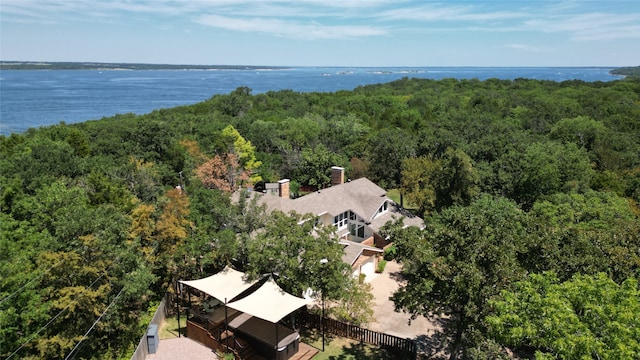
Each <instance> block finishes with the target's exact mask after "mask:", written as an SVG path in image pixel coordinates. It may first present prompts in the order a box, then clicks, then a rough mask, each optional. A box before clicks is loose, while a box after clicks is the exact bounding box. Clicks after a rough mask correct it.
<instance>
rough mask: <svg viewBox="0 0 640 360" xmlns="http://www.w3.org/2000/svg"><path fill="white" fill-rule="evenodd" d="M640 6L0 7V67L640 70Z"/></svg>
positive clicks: (85, 3)
mask: <svg viewBox="0 0 640 360" xmlns="http://www.w3.org/2000/svg"><path fill="white" fill-rule="evenodd" d="M639 44H640V0H603V1H587V0H574V1H518V0H512V1H506V0H505V1H438V2H436V1H408V0H407V1H402V0H360V1H357V0H323V1H320V0H297V1H277V0H264V1H258V0H251V1H250V0H237V1H232V0H167V1H165V0H1V1H0V59H2V60H19V61H26V60H32V61H95V62H141V63H163V64H207V65H214V64H227V65H286V66H632V65H634V66H635V65H640V45H639Z"/></svg>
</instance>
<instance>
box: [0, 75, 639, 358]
mask: <svg viewBox="0 0 640 360" xmlns="http://www.w3.org/2000/svg"><path fill="white" fill-rule="evenodd" d="M639 104H640V81H638V79H634V78H628V79H625V80H620V81H612V82H606V83H605V82H593V83H586V82H582V81H565V82H559V83H558V82H551V81H537V80H528V79H516V80H498V79H489V80H486V81H479V80H477V79H470V80H456V79H444V80H437V81H436V80H428V79H410V78H404V79H401V80H398V81H394V82H391V83H387V84H378V85H369V86H361V87H358V88H356V89H354V90H353V91H338V92H335V93H299V92H294V91H291V90H283V91H271V92H267V93H263V94H257V95H254V94H252V91H251V89H249V88H246V87H241V88H238V89H237V90H235V91H233V92H232V93H230V94H227V95H216V96H213V97H212V98H211V99H209V100H207V101H204V102H202V103H198V104H194V105H190V106H181V107H177V108H174V109H162V110H157V111H154V112H152V113H150V114H146V115H141V116H136V115H133V114H121V115H117V116H114V117H111V118H105V119H102V120H99V121H88V122H85V123H80V124H73V125H67V124H64V123H61V124H59V125H56V126H50V127H44V128H40V129H30V130H28V131H27V132H25V133H24V134H12V135H10V136H2V137H0V168H1V169H2V171H1V172H0V234H1V236H0V260H1V261H0V356H2V357H5V358H6V357H11V358H27V359H28V358H60V357H65V356H67V355H69V353H70V352H72V351H74V354H75V355H76V356H77V357H79V358H128V357H129V356H130V354H131V351H132V348H133V347H134V346H135V344H137V341H138V339H139V338H140V336H142V334H144V329H145V328H146V325H147V324H146V322H147V321H148V319H147V318H146V313H147V312H148V310H149V309H153V307H154V306H155V305H156V304H157V303H158V300H159V299H160V298H161V296H162V294H163V293H164V292H165V291H167V286H168V284H172V283H173V282H174V281H175V280H176V279H177V278H181V277H190V276H201V275H206V274H211V273H213V272H215V271H217V270H219V269H221V268H222V267H223V266H225V265H227V264H233V265H234V266H236V267H240V268H247V269H251V271H253V272H258V271H267V272H272V271H273V272H278V273H281V276H282V277H283V279H284V280H283V284H284V286H285V287H287V288H288V290H290V291H294V292H299V291H301V290H303V289H306V287H310V288H313V289H317V288H318V287H319V286H320V284H318V279H319V278H318V277H314V276H312V275H314V274H315V275H317V274H318V272H319V271H321V269H320V268H317V264H316V261H317V260H318V257H319V256H320V254H322V256H327V257H331V259H330V260H335V261H332V262H331V264H335V268H331V273H332V274H334V275H336V274H339V272H340V271H342V270H344V269H342V268H341V266H342V265H339V264H341V262H340V261H339V260H338V259H339V258H340V249H339V248H338V247H337V246H335V244H333V243H331V242H330V241H329V239H331V237H330V236H329V235H327V237H326V238H325V240H327V241H328V242H327V243H326V244H324V245H323V246H327V247H326V249H327V250H326V254H325V253H322V252H321V251H324V250H323V249H325V247H320V245H319V243H318V242H317V241H316V242H315V243H314V242H313V241H311V237H310V235H309V232H310V229H308V228H307V227H308V226H309V225H308V224H311V222H310V219H307V222H305V223H308V224H307V225H302V226H297V225H294V224H293V223H292V222H295V223H296V224H297V223H298V221H301V220H302V218H300V217H299V216H301V215H298V217H295V216H294V217H291V218H287V216H285V215H278V216H275V217H274V218H271V219H268V218H267V217H266V214H265V209H264V208H263V207H260V206H258V205H257V204H256V203H255V202H251V201H250V200H248V198H246V197H244V196H241V197H240V199H241V200H240V201H232V200H231V195H230V194H229V193H228V192H231V191H234V190H236V189H238V188H239V187H243V188H244V187H245V185H251V183H252V182H253V181H256V180H257V179H258V177H261V178H263V179H264V180H265V181H277V180H279V179H282V178H289V179H291V180H293V181H296V182H298V183H299V184H301V185H313V186H318V187H323V186H326V185H327V181H328V177H327V176H328V174H329V173H328V171H329V168H330V166H333V165H340V166H343V167H345V168H346V169H347V178H356V177H360V176H367V177H369V178H370V179H372V180H373V181H375V182H376V183H378V184H379V185H381V186H383V187H386V188H396V187H397V188H400V189H401V193H402V194H403V195H405V196H406V200H407V201H406V205H407V206H411V207H416V209H417V211H420V213H421V214H425V220H426V224H427V228H426V230H420V229H416V228H406V229H402V227H401V226H398V224H395V225H393V224H391V225H389V229H388V230H387V231H388V232H389V233H390V234H391V233H392V234H393V239H395V241H396V248H397V254H398V259H399V260H400V261H401V262H402V264H403V274H404V276H406V278H407V280H408V282H407V285H406V286H404V287H403V288H402V289H401V290H400V291H399V292H398V293H396V294H395V295H394V300H395V301H396V306H397V308H398V309H399V310H404V311H408V312H410V313H411V314H414V315H426V316H433V315H437V314H446V315H448V316H449V319H450V322H449V323H448V326H447V327H446V329H447V330H448V331H450V332H449V333H448V334H450V335H451V337H450V338H451V340H452V341H451V345H452V346H451V348H450V349H451V351H450V352H451V353H452V354H453V355H454V356H459V355H464V356H467V357H472V356H475V357H478V358H481V357H482V354H484V355H485V356H484V357H490V356H487V354H488V353H489V352H488V351H491V354H497V353H498V352H500V347H501V346H515V347H520V349H519V350H522V349H521V348H522V347H524V348H526V347H527V346H534V347H536V350H539V351H540V352H541V353H543V355H545V356H547V355H549V356H558V357H561V356H564V355H561V354H563V353H562V352H561V351H562V349H560V348H555V347H552V345H550V344H553V343H554V342H557V340H558V339H557V338H551V337H549V338H544V337H541V339H542V340H541V341H545V342H544V343H541V344H533V343H531V341H530V339H529V338H526V339H525V338H522V337H521V338H520V339H521V340H518V341H516V336H515V333H514V332H517V331H518V330H517V329H518V327H513V328H511V329H509V328H507V327H504V326H503V327H502V328H499V329H497V328H494V327H492V326H493V325H491V324H494V325H495V324H497V322H495V323H492V322H489V321H487V319H494V318H493V317H495V318H496V319H501V318H504V317H505V316H512V315H513V314H514V313H513V312H512V313H511V315H508V314H509V313H507V312H497V310H498V309H500V307H499V306H497V304H501V302H500V301H502V303H504V304H505V306H503V308H505V309H512V310H513V311H515V312H516V313H518V312H521V311H520V310H522V309H518V308H515V307H510V306H511V305H509V306H507V305H508V304H507V303H505V301H509V299H510V297H509V296H510V295H508V294H510V293H509V292H513V291H514V290H515V289H518V288H519V287H522V286H524V285H526V284H527V281H529V283H531V282H532V281H533V280H531V279H536V278H535V277H533V276H543V275H540V274H544V272H546V271H553V273H554V274H555V277H556V278H557V279H556V278H554V279H551V280H549V281H547V282H548V284H549V285H548V286H547V285H545V287H544V288H543V287H542V286H541V285H540V286H538V285H539V284H538V285H535V284H534V285H535V286H534V288H533V289H532V290H531V294H534V293H537V294H540V298H541V299H546V300H545V301H547V302H548V303H549V304H548V305H549V311H550V312H551V311H554V312H555V311H561V310H559V309H556V308H553V307H552V306H553V305H554V304H556V302H555V300H557V299H558V297H559V295H558V292H559V290H556V289H557V288H558V289H559V288H560V287H566V289H565V288H562V289H564V290H566V291H567V292H569V290H571V289H578V288H579V289H582V288H588V289H593V293H594V294H598V293H599V292H600V293H602V291H604V290H607V289H608V290H609V291H610V292H613V293H616V292H618V293H621V294H623V295H624V294H627V293H628V291H627V289H630V288H632V287H633V286H631V285H630V284H635V282H634V281H636V280H637V279H638V278H640V238H639V235H638V234H640V222H639V220H638V216H639V215H640V207H639V205H638V204H640V190H639V189H640V105H639ZM241 185H242V186H241ZM177 186H179V188H177ZM280 228H285V230H286V231H288V233H286V234H284V233H283V234H279V233H278V231H285V230H282V229H280ZM280 235H282V236H285V235H286V238H291V239H292V240H291V241H290V243H287V242H284V241H281V239H282V238H278V236H280ZM279 239H280V240H279ZM301 249H307V251H304V252H300V250H301ZM307 257H308V258H307ZM270 258H273V260H276V259H277V260H278V261H277V262H276V263H270V262H269V259H270ZM294 258H295V260H296V261H297V260H303V262H302V264H303V265H302V268H303V269H305V271H306V273H303V272H302V271H301V270H300V269H301V268H299V267H298V265H297V263H296V261H293V260H292V259H294ZM535 274H538V275H535ZM287 279H289V280H287ZM331 279H333V280H332V281H331V282H328V283H327V284H322V285H323V286H324V285H327V286H328V288H329V292H328V294H329V296H330V297H332V298H333V299H335V300H336V301H337V302H340V301H342V302H344V304H345V306H344V307H343V308H342V310H341V311H340V314H341V315H339V316H342V317H343V318H344V319H350V320H351V321H354V322H358V321H360V320H362V319H364V318H366V311H362V310H363V309H362V308H361V307H360V305H362V304H363V303H366V296H364V295H362V294H365V293H366V291H365V290H366V289H364V288H356V287H351V288H350V289H352V290H353V291H351V292H345V291H342V290H344V287H341V286H340V282H339V281H338V280H339V277H338V276H337V275H336V276H333V277H331ZM527 279H529V280H527ZM634 279H636V280H634ZM518 281H523V282H522V283H518ZM331 284H334V285H335V286H332V285H331ZM517 284H519V285H517ZM523 284H524V285H523ZM343 285H344V284H343ZM532 286H533V285H532ZM567 289H569V290H567ZM603 289H604V290H603ZM502 290H504V291H506V292H501V291H502ZM590 291H591V290H590ZM625 291H626V292H625ZM629 291H630V290H629ZM636 291H637V290H636ZM603 294H604V293H603ZM513 296H516V295H513ZM494 297H495V299H496V300H495V301H496V302H495V303H492V302H491V300H490V299H492V298H494ZM347 299H352V300H353V299H360V300H362V299H364V300H365V301H364V302H357V301H352V302H351V303H350V304H348V303H349V301H347ZM554 299H555V300H554ZM563 299H564V300H562V301H565V300H566V299H569V298H563ZM620 299H622V298H620ZM604 300H606V301H608V300H607V298H605V299H604ZM567 301H568V300H567ZM616 301H617V300H616ZM491 304H494V306H492V305H491ZM532 306H533V305H532ZM535 306H540V305H539V304H538V305H535ZM602 306H603V308H611V309H615V310H616V311H617V310H620V311H619V312H617V314H620V316H622V314H624V313H625V312H624V311H626V310H628V309H630V306H632V305H631V302H626V303H625V302H617V303H616V302H614V300H612V302H611V303H610V304H609V303H603V304H602ZM607 306H610V307H607ZM634 306H635V305H634ZM546 308H547V307H546V306H545V309H546ZM623 310H624V311H623ZM103 313H104V314H105V316H103V317H102V318H100V321H99V322H98V323H97V325H96V326H95V327H94V328H93V329H92V330H91V331H90V333H89V334H88V336H87V337H86V338H84V339H83V340H82V343H81V344H80V345H81V346H77V345H78V344H79V343H80V341H81V339H82V336H83V334H84V333H85V332H86V331H87V330H89V329H90V327H91V325H92V324H93V323H94V321H96V320H97V319H98V318H99V316H100V315H101V314H103ZM636 313H637V311H636ZM558 314H560V315H562V316H564V315H566V314H564V313H562V314H561V313H558ZM525 315H526V314H524V313H521V314H519V315H518V316H520V319H525V320H526V322H529V324H524V325H523V326H529V327H528V328H527V329H530V330H531V331H532V333H533V331H534V329H537V328H536V327H537V326H539V325H540V321H539V320H540V319H536V318H527V317H526V316H525ZM492 316H493V317H492ZM607 319H609V320H611V321H610V323H611V324H619V325H616V326H618V328H617V330H616V331H618V333H619V334H628V328H629V327H630V326H632V325H633V326H637V324H636V325H634V324H633V323H628V322H621V321H615V319H616V318H615V317H609V318H607ZM578 320H579V321H577V320H576V322H575V324H576V326H583V325H580V324H581V322H583V321H587V320H584V319H582V320H581V319H578ZM523 321H524V320H523ZM588 321H591V320H588ZM572 324H573V323H572ZM629 324H630V325H629ZM542 325H544V324H542ZM585 326H586V325H585ZM607 326H608V325H607ZM612 326H613V325H612ZM527 331H528V330H527ZM536 331H537V330H536ZM621 336H622V335H621ZM636 338H637V335H636ZM620 339H623V338H622V337H621V338H620ZM571 341H573V340H571ZM589 341H590V344H589V346H592V347H591V348H592V349H600V348H602V349H604V345H601V344H607V345H606V346H611V347H612V348H613V347H615V346H617V345H615V346H614V345H609V344H619V342H617V343H616V342H615V341H617V340H611V339H607V338H606V336H601V334H595V335H594V336H593V341H591V340H589ZM629 344H631V343H629ZM74 348H75V350H74ZM617 349H618V350H620V351H622V350H624V351H629V353H630V354H631V356H632V357H633V355H637V353H636V354H634V353H633V352H634V351H635V352H637V348H633V347H632V345H629V347H627V348H625V349H626V350H625V349H622V348H621V347H620V346H618V347H617ZM483 351H484V352H483ZM616 351H617V350H616ZM598 354H600V352H598ZM602 354H605V352H602ZM611 354H614V355H611V356H613V357H615V356H616V355H617V354H623V353H622V352H621V353H615V352H613V353H611ZM624 354H626V353H624ZM587 356H588V355H587ZM621 356H622V355H621ZM625 356H626V355H625ZM635 357H636V358H637V357H638V356H635Z"/></svg>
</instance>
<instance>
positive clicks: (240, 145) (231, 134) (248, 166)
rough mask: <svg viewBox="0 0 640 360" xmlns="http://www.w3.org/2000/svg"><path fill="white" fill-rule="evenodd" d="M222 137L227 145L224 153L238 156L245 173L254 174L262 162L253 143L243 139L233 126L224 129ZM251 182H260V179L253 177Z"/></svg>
mask: <svg viewBox="0 0 640 360" xmlns="http://www.w3.org/2000/svg"><path fill="white" fill-rule="evenodd" d="M220 137H221V138H222V141H223V142H224V143H225V145H226V149H225V151H224V152H228V153H232V154H236V155H237V156H238V162H239V165H240V167H242V169H244V171H246V172H248V173H249V174H253V172H254V171H256V170H257V169H258V168H259V167H260V165H261V162H260V161H258V160H257V159H256V148H255V147H254V146H253V145H251V141H247V140H246V139H245V138H243V137H242V135H240V133H239V132H238V130H236V129H235V128H234V127H233V126H232V125H229V126H227V127H225V128H224V129H222V132H221V133H220ZM251 180H252V181H253V182H255V181H260V179H259V178H257V177H255V176H254V177H252V178H251Z"/></svg>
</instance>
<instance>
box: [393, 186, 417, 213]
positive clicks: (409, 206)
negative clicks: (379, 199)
mask: <svg viewBox="0 0 640 360" xmlns="http://www.w3.org/2000/svg"><path fill="white" fill-rule="evenodd" d="M387 196H388V197H389V198H391V200H393V201H395V202H396V203H397V204H400V189H391V190H389V191H387ZM402 207H404V208H405V209H407V210H417V209H418V208H417V207H416V206H414V205H412V204H410V203H409V202H407V199H404V204H402Z"/></svg>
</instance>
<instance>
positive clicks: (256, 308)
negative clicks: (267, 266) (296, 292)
mask: <svg viewBox="0 0 640 360" xmlns="http://www.w3.org/2000/svg"><path fill="white" fill-rule="evenodd" d="M312 302H313V301H312V300H311V299H304V298H299V297H297V296H293V295H291V294H288V293H286V292H285V291H284V290H282V289H281V288H280V287H279V286H278V284H276V282H275V281H273V278H271V277H270V278H269V279H268V280H267V281H266V282H265V283H264V284H263V285H262V286H260V288H259V289H257V290H256V291H254V292H252V293H251V294H250V295H248V296H246V297H244V298H242V299H240V300H236V301H233V302H230V303H228V304H227V306H228V307H230V308H232V309H235V310H238V311H241V312H243V313H247V314H251V315H253V316H255V317H258V318H260V319H263V320H266V321H268V322H271V323H277V322H278V321H280V320H281V319H282V318H283V317H285V316H287V315H289V314H291V313H292V312H294V311H296V310H298V309H299V308H301V307H303V306H306V305H308V304H310V303H312Z"/></svg>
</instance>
